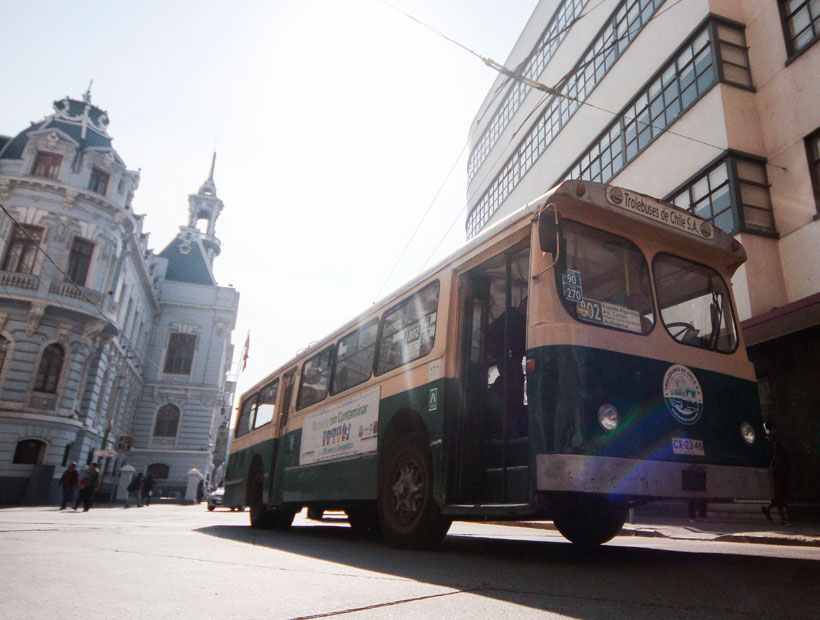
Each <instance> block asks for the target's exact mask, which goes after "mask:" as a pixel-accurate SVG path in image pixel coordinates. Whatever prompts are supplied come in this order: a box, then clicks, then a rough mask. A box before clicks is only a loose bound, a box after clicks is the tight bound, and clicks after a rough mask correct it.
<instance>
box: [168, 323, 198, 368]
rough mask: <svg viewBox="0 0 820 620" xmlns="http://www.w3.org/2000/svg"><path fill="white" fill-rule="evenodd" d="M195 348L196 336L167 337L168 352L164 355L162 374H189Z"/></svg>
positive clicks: (174, 334) (175, 334)
mask: <svg viewBox="0 0 820 620" xmlns="http://www.w3.org/2000/svg"><path fill="white" fill-rule="evenodd" d="M195 348H196V334H180V333H178V332H174V333H172V334H171V335H170V336H169V337H168V351H167V353H166V354H165V367H164V369H163V372H166V373H169V374H175V375H189V374H191V366H192V364H193V361H194V349H195Z"/></svg>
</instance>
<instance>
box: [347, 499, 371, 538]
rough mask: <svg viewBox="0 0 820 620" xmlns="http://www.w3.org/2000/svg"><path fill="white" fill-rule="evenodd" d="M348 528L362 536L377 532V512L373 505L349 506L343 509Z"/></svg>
mask: <svg viewBox="0 0 820 620" xmlns="http://www.w3.org/2000/svg"><path fill="white" fill-rule="evenodd" d="M345 512H346V513H347V522H348V523H349V524H350V528H351V529H352V530H353V531H354V532H355V533H356V534H357V535H358V536H363V537H370V536H375V535H376V534H378V533H379V512H378V508H377V507H376V506H375V505H370V503H369V502H368V503H366V504H364V505H356V506H351V507H349V508H347V509H346V510H345Z"/></svg>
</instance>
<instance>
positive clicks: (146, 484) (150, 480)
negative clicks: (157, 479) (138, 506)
mask: <svg viewBox="0 0 820 620" xmlns="http://www.w3.org/2000/svg"><path fill="white" fill-rule="evenodd" d="M153 490H154V476H152V475H151V472H148V475H147V476H145V478H144V479H143V481H142V505H143V506H150V505H151V491H153Z"/></svg>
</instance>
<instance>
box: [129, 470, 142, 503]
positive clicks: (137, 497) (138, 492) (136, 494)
mask: <svg viewBox="0 0 820 620" xmlns="http://www.w3.org/2000/svg"><path fill="white" fill-rule="evenodd" d="M142 486H143V479H142V472H140V473H138V474H137V475H136V476H134V479H133V480H132V481H131V482H130V484H129V485H128V497H126V498H125V507H126V508H128V507H129V506H130V505H131V500H132V499H133V500H134V505H135V506H136V507H137V508H142Z"/></svg>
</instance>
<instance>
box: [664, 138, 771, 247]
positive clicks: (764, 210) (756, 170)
mask: <svg viewBox="0 0 820 620" xmlns="http://www.w3.org/2000/svg"><path fill="white" fill-rule="evenodd" d="M667 199H668V200H671V201H672V202H674V203H675V204H676V205H677V206H679V207H680V208H682V209H686V210H687V211H691V212H692V213H694V214H695V215H697V216H698V217H701V218H703V219H705V220H707V221H709V222H711V223H712V224H714V225H715V226H716V227H718V228H720V229H721V230H723V231H724V232H727V233H729V234H730V235H734V234H736V233H739V232H753V233H769V234H773V233H775V227H774V216H773V215H772V199H771V195H770V193H769V183H768V178H767V176H766V165H765V162H763V161H761V160H757V159H752V158H749V157H743V156H740V155H735V154H729V155H727V156H725V157H723V159H721V160H720V161H718V162H717V163H713V164H710V165H709V166H708V167H707V168H706V170H705V171H703V172H700V173H698V174H697V175H696V176H695V177H694V178H693V179H692V180H690V181H688V182H687V183H685V184H684V185H683V186H682V187H679V188H678V189H676V190H675V191H674V192H672V194H671V195H670V196H668V197H667Z"/></svg>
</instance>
